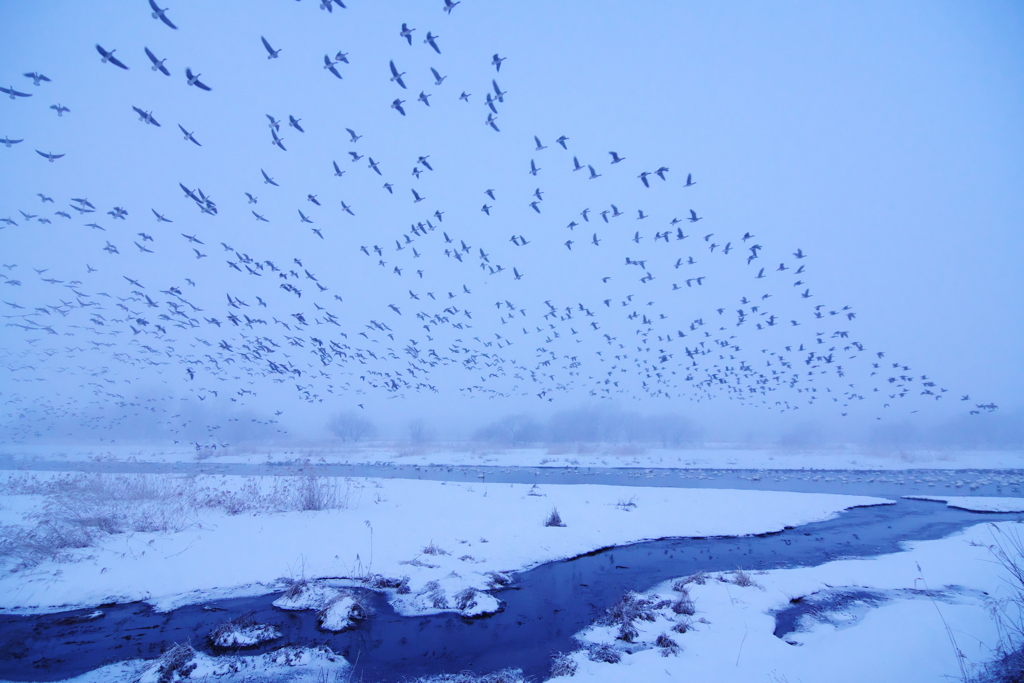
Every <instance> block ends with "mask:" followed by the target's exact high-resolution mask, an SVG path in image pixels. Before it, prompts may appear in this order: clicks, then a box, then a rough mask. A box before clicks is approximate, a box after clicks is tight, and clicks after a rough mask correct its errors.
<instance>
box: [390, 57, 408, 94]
mask: <svg viewBox="0 0 1024 683" xmlns="http://www.w3.org/2000/svg"><path fill="white" fill-rule="evenodd" d="M388 66H390V67H391V80H392V81H394V82H395V83H398V85H400V86H402V88H405V81H403V80H402V76H404V75H405V72H404V71H401V72H400V71H399V70H398V68H397V67H396V66H395V62H394V60H392V61H390V62H388Z"/></svg>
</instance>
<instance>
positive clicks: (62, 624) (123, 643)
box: [0, 500, 1020, 683]
mask: <svg viewBox="0 0 1024 683" xmlns="http://www.w3.org/2000/svg"><path fill="white" fill-rule="evenodd" d="M1019 518H1020V516H1019V515H1016V514H980V513H971V512H965V511H962V510H955V509H952V508H948V507H946V506H945V505H943V504H941V503H931V502H923V501H912V500H901V501H899V502H898V503H897V504H896V505H886V506H876V507H866V508H855V509H852V510H849V511H846V512H844V513H842V514H840V515H839V516H838V517H837V518H835V519H832V520H829V521H826V522H818V523H814V524H808V525H805V526H802V527H799V528H794V529H788V530H786V531H783V532H780V533H777V534H768V535H761V536H746V537H739V538H735V537H733V538H727V537H717V538H682V539H679V538H677V539H666V540H661V541H650V542H646V543H638V544H635V545H630V546H623V547H617V548H612V549H608V550H604V551H600V552H596V553H592V554H590V555H586V556H583V557H578V558H575V559H572V560H566V561H561V562H552V563H549V564H545V565H542V566H540V567H537V568H535V569H532V570H530V571H527V572H523V573H521V574H518V575H517V576H516V577H515V582H514V584H513V585H512V586H511V587H509V588H505V589H502V590H500V591H498V592H496V595H497V597H498V598H499V599H500V600H501V601H502V602H503V603H504V609H503V611H501V612H499V613H498V614H495V615H492V616H488V617H483V618H479V619H472V620H470V619H464V618H462V617H459V616H454V615H451V614H443V615H437V616H429V617H402V616H399V615H397V614H395V613H394V611H393V610H392V609H391V608H390V607H389V605H388V604H387V602H386V601H385V600H384V598H383V597H382V596H380V595H377V594H372V593H370V594H368V595H367V599H368V601H369V602H370V604H371V605H372V606H373V608H374V610H375V613H374V614H373V616H371V617H370V618H369V619H367V620H366V621H364V622H362V623H361V624H360V625H359V626H358V627H357V628H356V629H354V630H352V631H348V632H344V633H339V634H332V633H326V632H323V631H320V630H318V629H317V626H316V614H315V612H312V611H302V612H292V611H283V610H279V609H276V608H274V607H273V606H272V605H271V603H272V602H273V600H274V599H276V597H277V595H266V596H262V597H257V598H237V599H230V600H217V601H213V602H211V603H208V604H206V605H193V606H188V607H183V608H180V609H177V610H174V611H172V612H168V613H156V612H154V611H153V610H152V609H151V608H150V607H149V606H148V605H146V604H144V603H131V604H124V605H108V606H103V607H102V608H101V609H102V612H103V616H101V617H97V618H93V619H86V617H88V616H89V615H90V614H92V613H93V612H94V611H93V610H79V611H75V612H64V613H60V614H49V615H41V616H31V617H23V616H0V677H3V678H5V679H9V680H18V681H51V680H59V679H63V678H69V677H71V676H75V675H78V674H81V673H84V672H86V671H89V670H92V669H95V668H97V667H99V666H101V665H103V664H106V663H110V662H113V661H118V660H124V659H133V658H154V657H157V656H158V655H159V654H160V653H161V652H162V651H163V650H165V649H166V648H167V647H169V646H170V645H172V644H174V643H179V642H186V641H191V643H192V644H193V646H195V647H197V648H199V649H202V650H205V651H207V652H211V650H210V647H209V643H208V640H207V635H208V634H209V633H210V632H211V631H212V630H213V629H214V628H216V627H217V626H218V625H220V624H222V623H224V622H225V621H229V620H231V619H234V618H237V617H238V616H240V615H242V614H246V613H249V614H252V616H253V617H254V618H255V619H256V620H257V621H258V622H260V623H266V624H273V625H275V626H277V627H278V628H279V629H280V630H281V632H282V634H283V636H282V638H281V639H279V640H277V641H275V642H273V643H271V644H269V645H267V646H264V647H259V648H251V649H247V650H246V651H245V652H246V653H249V654H258V653H261V652H266V651H269V650H272V649H274V648H277V647H281V646H283V645H312V644H326V645H328V646H329V647H330V648H331V649H333V650H334V651H335V652H339V653H341V654H343V655H344V656H345V657H346V658H347V659H348V661H349V662H351V663H353V664H356V671H355V673H356V675H357V676H358V677H359V678H360V679H361V680H363V681H367V682H368V683H372V682H375V681H399V680H403V679H407V678H412V677H417V676H423V675H429V674H437V673H444V672H460V671H472V672H474V673H477V674H481V673H487V672H491V671H496V670H499V669H504V668H519V669H522V670H523V672H524V673H525V674H526V675H528V676H532V677H533V678H534V679H535V680H543V679H545V678H547V676H548V670H549V665H550V661H551V655H552V654H553V653H555V652H560V651H571V650H575V649H578V647H579V645H578V643H576V642H575V641H574V640H573V638H572V636H573V634H574V633H576V632H578V631H580V630H581V629H583V628H585V627H586V626H587V625H588V624H590V623H592V622H593V621H594V620H595V619H597V618H599V617H600V616H602V615H603V614H604V612H605V610H606V609H607V608H608V607H609V606H610V605H612V604H613V603H614V602H616V601H617V600H618V599H619V598H620V597H621V596H622V595H623V593H625V592H626V591H629V590H638V591H643V590H647V589H649V588H650V587H652V586H654V585H655V584H657V583H659V582H661V581H665V580H667V579H671V578H674V577H679V576H685V575H687V574H691V573H693V572H696V571H724V570H733V569H737V568H743V569H748V570H759V569H772V568H778V567H794V566H813V565H818V564H821V563H824V562H827V561H829V560H833V559H837V558H840V557H855V556H871V555H878V554H882V553H887V552H893V551H896V550H898V548H899V542H900V541H906V540H927V539H936V538H941V537H944V536H947V535H949V534H951V533H953V532H955V531H957V530H959V529H962V528H965V527H967V526H969V525H972V524H977V523H979V522H985V521H998V520H1016V519H1019ZM211 608H213V609H211ZM214 609H215V610H216V611H214ZM697 610H698V615H699V614H700V604H697ZM683 637H684V638H685V636H683Z"/></svg>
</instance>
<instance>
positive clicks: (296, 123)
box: [288, 114, 306, 133]
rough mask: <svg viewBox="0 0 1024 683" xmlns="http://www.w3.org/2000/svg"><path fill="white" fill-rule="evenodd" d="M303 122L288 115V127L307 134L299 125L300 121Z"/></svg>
mask: <svg viewBox="0 0 1024 683" xmlns="http://www.w3.org/2000/svg"><path fill="white" fill-rule="evenodd" d="M301 120H302V119H297V118H295V117H294V116H292V115H291V114H289V115H288V125H289V126H291V127H292V128H294V129H295V130H297V131H299V132H300V133H305V132H306V131H304V130H303V129H302V126H300V125H299V121H301Z"/></svg>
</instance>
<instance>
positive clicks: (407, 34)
mask: <svg viewBox="0 0 1024 683" xmlns="http://www.w3.org/2000/svg"><path fill="white" fill-rule="evenodd" d="M415 30H416V29H414V28H409V27H408V26H407V25H405V24H402V30H401V31H399V33H398V35H400V36H401V37H403V38H405V39H406V40H407V41H409V44H410V45H412V32H413V31H415Z"/></svg>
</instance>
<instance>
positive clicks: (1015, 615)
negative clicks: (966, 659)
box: [964, 524, 1024, 683]
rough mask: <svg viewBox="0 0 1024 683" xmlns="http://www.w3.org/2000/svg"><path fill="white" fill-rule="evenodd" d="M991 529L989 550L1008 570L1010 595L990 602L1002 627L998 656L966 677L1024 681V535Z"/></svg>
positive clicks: (974, 682)
mask: <svg viewBox="0 0 1024 683" xmlns="http://www.w3.org/2000/svg"><path fill="white" fill-rule="evenodd" d="M991 529H992V537H993V541H994V542H993V544H992V545H990V546H988V549H989V552H991V553H992V557H993V559H994V560H995V561H996V563H997V564H999V565H1000V566H1001V567H1002V568H1003V569H1004V570H1005V572H1006V578H1005V584H1006V588H1007V595H1006V597H1004V598H1001V599H992V600H991V601H990V602H989V611H990V612H991V613H992V616H993V618H994V619H995V621H996V625H997V627H998V629H999V644H998V645H997V646H996V650H995V657H994V659H993V660H992V661H991V662H989V663H988V664H985V665H984V666H982V667H981V668H980V671H979V672H978V673H977V674H976V675H974V676H970V677H968V676H965V677H964V680H965V681H969V682H970V683H1024V538H1022V536H1021V533H1020V531H1019V530H1018V529H1013V530H1004V529H1003V528H1001V527H998V526H996V525H994V524H993V525H992V527H991Z"/></svg>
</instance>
